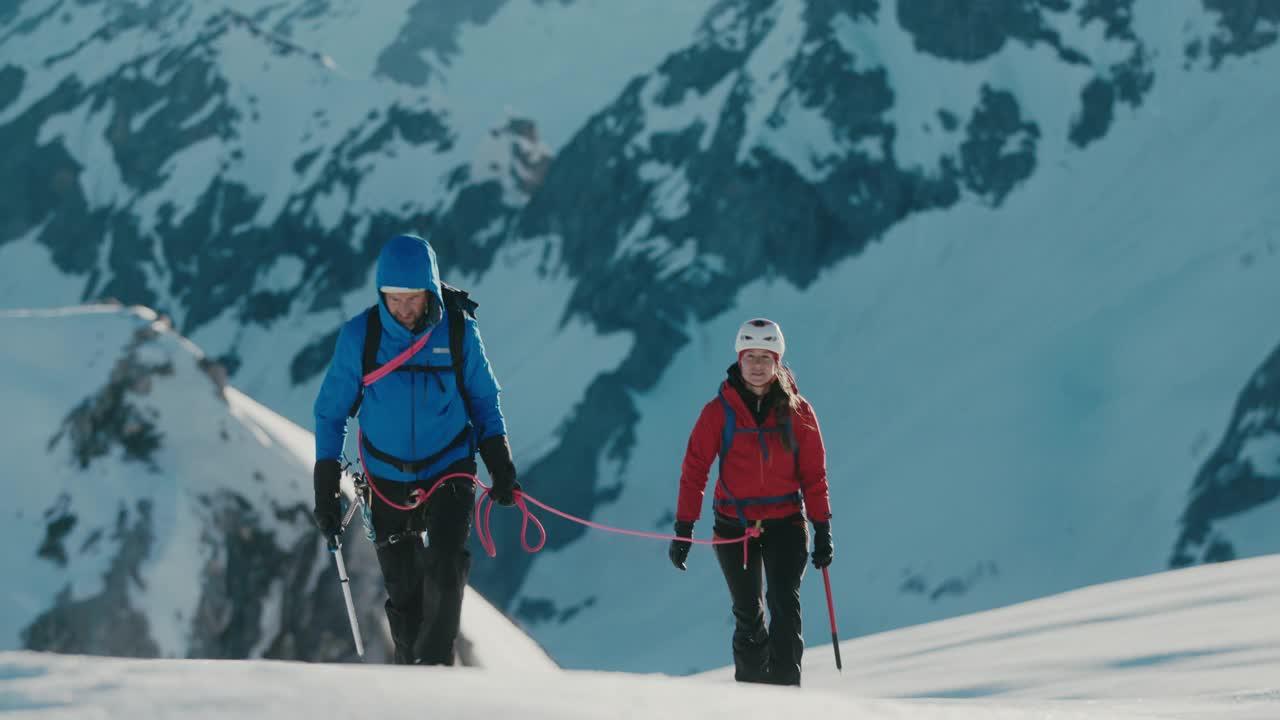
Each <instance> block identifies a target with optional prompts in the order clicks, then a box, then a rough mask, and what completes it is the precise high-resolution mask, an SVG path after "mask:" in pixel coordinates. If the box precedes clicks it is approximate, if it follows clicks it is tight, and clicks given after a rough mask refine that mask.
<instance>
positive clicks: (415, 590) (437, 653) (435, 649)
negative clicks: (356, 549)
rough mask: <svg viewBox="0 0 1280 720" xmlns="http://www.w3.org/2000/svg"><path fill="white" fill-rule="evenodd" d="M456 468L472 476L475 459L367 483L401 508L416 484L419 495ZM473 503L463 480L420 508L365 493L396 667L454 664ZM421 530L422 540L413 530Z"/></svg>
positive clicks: (455, 480) (445, 486) (471, 489)
mask: <svg viewBox="0 0 1280 720" xmlns="http://www.w3.org/2000/svg"><path fill="white" fill-rule="evenodd" d="M455 472H465V473H468V474H471V475H474V474H475V472H476V463H475V459H474V458H472V459H468V460H461V461H459V462H456V463H454V464H453V465H450V466H449V467H448V468H446V469H445V470H444V471H443V472H441V473H440V474H439V475H437V476H436V477H433V478H431V479H430V480H425V481H418V482H413V483H401V482H395V481H391V480H383V479H379V478H374V479H373V482H374V483H376V484H377V487H378V490H379V491H380V492H381V493H382V494H383V495H385V496H387V498H388V499H389V500H391V501H393V502H395V503H396V504H397V505H407V504H408V503H409V501H410V493H411V492H412V491H413V489H414V488H415V487H421V488H422V490H423V492H426V491H428V490H430V489H431V486H432V485H434V484H435V481H436V480H437V479H438V478H440V477H443V476H445V475H448V474H450V473H455ZM474 504H475V484H474V483H472V482H471V481H470V480H468V479H466V478H453V479H450V480H447V481H445V482H444V484H442V485H441V486H440V487H439V488H437V489H436V491H435V492H434V493H432V494H431V498H430V499H429V500H428V501H427V503H426V504H425V505H422V506H419V507H417V508H415V509H414V510H411V511H408V512H406V511H403V510H397V509H395V508H393V507H391V506H389V505H387V504H386V503H385V502H383V501H382V500H381V499H380V498H378V497H377V496H374V497H373V498H372V506H373V528H374V530H375V531H376V533H377V540H376V544H377V549H378V564H379V565H381V566H382V582H383V584H384V586H385V587H386V589H387V605H386V609H387V623H388V624H389V625H390V627H391V639H392V641H393V642H394V643H395V662H396V663H398V664H402V665H413V664H420V665H452V664H454V657H455V653H454V641H455V640H456V639H457V637H458V626H459V623H460V620H461V616H462V596H463V592H464V591H465V590H466V587H467V577H468V575H469V574H470V572H471V553H470V551H468V550H467V548H466V544H467V536H468V535H469V534H470V532H471V512H472V506H473V505H474ZM423 530H426V532H427V538H426V543H425V544H424V543H423V542H422V541H420V540H419V538H418V535H417V533H420V532H422V531H423Z"/></svg>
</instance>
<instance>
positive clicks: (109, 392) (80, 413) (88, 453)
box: [48, 325, 173, 469]
mask: <svg viewBox="0 0 1280 720" xmlns="http://www.w3.org/2000/svg"><path fill="white" fill-rule="evenodd" d="M155 337H156V331H155V330H154V329H152V328H151V327H150V326H149V325H144V326H143V327H140V328H138V330H136V331H135V333H134V336H133V340H132V342H130V344H129V345H128V346H127V347H126V348H125V352H124V353H123V354H122V355H121V358H120V360H119V361H117V362H116V364H115V366H114V367H113V368H112V370H111V376H110V378H109V379H108V380H107V384H106V385H105V386H104V387H103V388H102V389H101V390H99V391H98V392H97V393H95V394H94V395H92V396H90V397H87V398H85V399H84V400H83V401H82V402H81V403H80V404H79V405H77V406H76V407H75V409H73V410H72V411H71V413H70V414H68V415H67V418H66V419H65V420H63V423H62V427H61V429H59V430H58V432H57V434H55V435H54V436H53V437H52V438H51V439H50V440H49V445H48V447H49V448H50V449H53V448H55V447H57V446H58V444H59V443H60V442H61V441H62V439H63V438H66V439H67V442H68V444H69V446H70V450H71V454H72V457H74V458H75V459H76V461H77V462H78V463H79V465H80V467H81V468H82V469H83V468H88V467H89V464H90V463H91V462H92V461H93V460H95V459H96V458H100V457H103V456H104V455H106V454H107V453H109V452H110V451H111V449H112V448H113V447H115V446H117V445H118V446H120V447H121V449H122V450H123V451H124V457H125V459H128V460H138V461H142V462H146V463H148V464H150V463H151V454H152V453H153V452H154V451H155V450H156V448H158V447H160V443H161V440H162V437H163V435H162V433H161V432H160V430H159V429H158V423H157V422H156V418H155V417H154V413H153V412H152V411H151V410H149V409H147V408H146V407H145V406H142V405H140V404H138V403H136V402H134V401H133V400H132V398H133V397H136V396H143V395H146V394H148V393H149V392H150V391H151V382H152V379H153V377H154V376H156V375H159V376H169V375H172V374H173V364H172V361H171V360H170V359H169V358H168V356H167V355H166V356H165V359H163V360H162V361H159V362H147V361H145V360H143V359H142V358H141V357H140V354H139V353H138V352H137V351H138V349H139V348H140V347H141V346H143V345H145V344H147V343H149V342H151V341H152V340H154V339H155Z"/></svg>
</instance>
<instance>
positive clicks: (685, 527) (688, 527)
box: [667, 520, 693, 570]
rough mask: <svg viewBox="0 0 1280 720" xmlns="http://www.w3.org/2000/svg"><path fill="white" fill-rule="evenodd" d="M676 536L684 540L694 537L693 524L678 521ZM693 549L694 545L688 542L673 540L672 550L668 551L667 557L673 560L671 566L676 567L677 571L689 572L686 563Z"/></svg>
mask: <svg viewBox="0 0 1280 720" xmlns="http://www.w3.org/2000/svg"><path fill="white" fill-rule="evenodd" d="M676 535H679V536H680V537H682V538H691V537H693V523H691V522H681V521H679V520H677V521H676ZM691 547H693V543H691V542H689V541H688V540H672V541H671V548H670V549H669V550H667V557H669V558H671V564H672V565H675V566H676V569H677V570H688V569H689V568H688V567H686V566H685V564H684V561H685V560H687V559H689V548H691Z"/></svg>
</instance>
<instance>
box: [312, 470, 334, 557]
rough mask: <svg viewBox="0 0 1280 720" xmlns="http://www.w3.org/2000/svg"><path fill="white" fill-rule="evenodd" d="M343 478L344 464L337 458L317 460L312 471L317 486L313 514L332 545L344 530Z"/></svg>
mask: <svg viewBox="0 0 1280 720" xmlns="http://www.w3.org/2000/svg"><path fill="white" fill-rule="evenodd" d="M341 478H342V466H341V465H339V464H338V461H337V460H317V461H316V467H315V470H313V471H312V473H311V479H312V481H313V482H314V483H315V488H316V506H315V509H313V510H312V511H311V515H312V517H314V518H315V519H316V527H318V528H320V532H321V534H323V535H324V537H325V539H326V540H328V541H329V544H330V545H333V544H334V543H335V540H336V538H337V537H338V535H339V534H340V533H341V532H342V491H341V490H340V489H339V482H338V481H339V480H340V479H341Z"/></svg>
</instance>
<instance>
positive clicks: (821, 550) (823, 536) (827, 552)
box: [813, 520, 836, 570]
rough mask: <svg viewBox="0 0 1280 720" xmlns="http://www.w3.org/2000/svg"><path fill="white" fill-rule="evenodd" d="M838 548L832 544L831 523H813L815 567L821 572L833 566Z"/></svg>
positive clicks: (817, 521)
mask: <svg viewBox="0 0 1280 720" xmlns="http://www.w3.org/2000/svg"><path fill="white" fill-rule="evenodd" d="M835 554H836V548H835V545H833V544H832V542H831V521H830V520H826V521H819V520H815V521H814V522H813V566H814V567H816V568H818V569H819V570H821V569H822V568H824V567H826V566H828V565H830V564H831V560H832V558H834V557H835Z"/></svg>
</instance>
